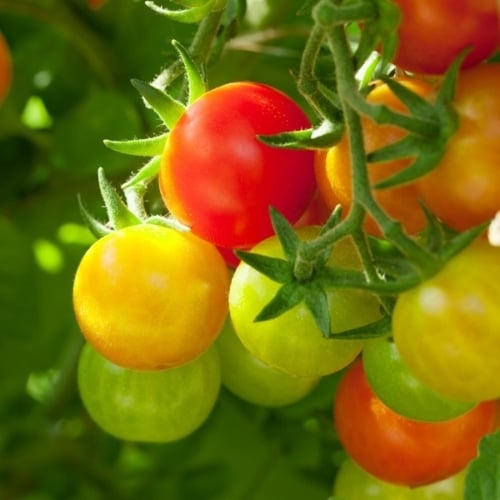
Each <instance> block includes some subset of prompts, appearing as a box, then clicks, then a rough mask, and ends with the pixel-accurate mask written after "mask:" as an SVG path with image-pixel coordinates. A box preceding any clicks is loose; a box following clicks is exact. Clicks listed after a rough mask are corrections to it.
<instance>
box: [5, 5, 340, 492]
mask: <svg viewBox="0 0 500 500" xmlns="http://www.w3.org/2000/svg"><path fill="white" fill-rule="evenodd" d="M167 4H168V2H163V5H167ZM302 4H304V2H303V1H297V0H253V1H251V0H248V1H247V2H244V1H234V2H233V1H232V2H230V6H231V8H230V9H229V11H230V13H231V16H228V18H227V19H226V20H225V23H226V24H225V26H224V27H225V29H226V30H227V33H228V34H231V33H232V31H231V30H234V29H235V28H236V29H237V36H236V37H234V38H232V39H231V41H230V42H229V43H228V44H227V45H226V47H225V48H224V49H223V50H222V52H221V53H220V55H219V57H218V58H217V60H215V61H214V62H213V63H212V64H211V65H210V67H209V69H208V81H209V84H210V86H211V87H214V86H217V85H219V84H221V83H224V82H228V81H234V80H255V81H261V82H265V83H270V84H272V85H275V86H277V87H278V88H280V89H282V90H284V91H285V92H287V93H288V94H290V95H291V96H293V97H295V98H296V99H297V100H299V101H300V100H301V98H300V96H299V95H297V92H296V89H295V85H294V80H293V77H292V73H293V72H294V71H296V70H297V68H298V65H299V61H300V55H301V51H302V46H303V43H304V41H305V37H306V35H307V32H308V28H309V23H310V20H309V17H308V15H304V16H298V15H297V11H298V10H299V7H301V6H302ZM173 5H175V4H173ZM194 31H195V27H194V26H193V25H184V24H179V23H174V22H172V21H168V20H166V19H165V18H163V17H162V16H160V15H158V14H156V13H154V12H153V11H151V10H150V9H148V8H147V7H146V6H145V5H144V2H143V1H142V0H141V1H135V0H107V1H100V2H98V1H95V0H94V1H91V0H89V1H87V0H0V32H1V33H3V36H4V38H5V40H6V42H7V45H8V47H9V49H10V53H11V63H12V80H11V82H10V88H9V91H8V94H7V97H6V98H5V100H4V101H3V103H1V104H0V173H1V181H0V498H1V499H2V500H13V499H16V500H17V499H22V500H59V499H61V500H66V499H71V500H73V499H82V500H87V499H101V498H102V499H109V498H116V499H122V498H123V499H135V498H140V497H142V498H151V499H168V500H194V499H198V498H200V499H201V498H202V499H204V500H210V499H217V500H271V499H272V500H274V499H290V500H294V499H297V500H300V499H307V500H326V498H328V496H329V495H330V494H331V486H332V482H333V478H334V475H335V471H336V467H337V466H338V464H339V463H340V461H341V459H342V457H343V455H342V451H341V449H340V447H339V445H338V442H337V440H336V438H335V435H334V432H333V429H332V422H331V404H332V394H333V390H334V387H335V384H336V383H337V378H336V377H335V376H332V377H327V378H325V379H324V380H323V381H322V383H320V385H319V386H318V387H317V389H316V390H315V391H314V392H313V393H312V394H311V395H310V396H308V397H307V398H306V399H305V400H304V401H302V402H300V403H297V404H295V405H292V406H289V407H286V408H282V409H279V410H277V409H274V410H272V409H267V408H259V407H255V406H252V405H250V404H247V403H244V402H243V401H241V400H239V399H237V398H236V397H234V396H232V395H231V394H230V393H228V392H227V391H224V390H223V391H222V393H221V395H220V398H219V401H218V403H217V405H216V407H215V409H214V412H213V413H212V415H211V416H210V417H209V419H208V421H207V422H206V423H205V424H204V425H203V427H202V428H201V429H199V430H198V431H197V432H195V433H194V434H193V435H191V436H189V437H188V438H186V439H184V440H182V441H179V442H176V443H172V444H165V445H150V444H149V445H144V444H137V443H129V442H122V441H119V440H117V439H115V438H113V437H111V436H109V435H107V434H105V433H104V432H102V431H101V430H100V429H99V428H97V427H96V425H95V424H94V423H93V422H92V421H91V420H90V419H89V417H88V416H87V414H86V412H85V409H84V408H83V406H82V403H81V401H80V399H79V395H78V390H77V386H76V382H75V368H76V364H77V360H78V355H79V351H80V349H81V346H82V337H81V334H80V333H79V331H78V329H77V326H76V324H75V320H74V318H73V311H72V306H71V288H72V280H73V276H74V273H75V270H76V266H77V264H78V262H79V260H80V258H81V256H82V255H83V253H84V252H85V250H86V249H87V248H88V246H89V245H90V244H91V243H92V242H93V241H94V238H93V237H92V235H91V234H90V233H89V231H88V230H87V229H86V228H85V226H84V225H83V223H82V218H81V216H80V212H79V206H78V201H77V197H78V195H80V196H81V197H82V199H83V201H84V203H85V205H86V207H87V208H88V209H89V210H90V211H91V212H92V213H93V214H94V215H95V216H96V217H97V218H99V217H101V218H102V217H104V211H103V207H102V201H101V200H100V197H99V192H98V186H97V175H96V172H97V168H98V167H101V166H102V167H103V168H104V170H105V172H106V174H107V176H108V178H109V179H110V180H111V181H112V182H113V183H116V184H117V185H119V183H120V182H122V181H123V180H124V179H125V178H126V177H128V176H129V174H130V172H131V171H132V170H134V169H135V168H137V167H138V166H139V165H140V162H138V160H136V159H134V158H131V157H127V156H123V155H120V154H118V153H114V152H112V151H110V150H108V149H106V148H105V147H104V145H103V143H102V141H103V139H129V138H133V137H145V136H147V135H151V134H153V133H155V132H158V129H159V126H160V124H159V121H158V119H157V117H156V116H155V115H154V114H153V113H152V112H150V111H149V110H148V109H146V108H145V107H144V105H143V103H142V101H141V99H140V97H139V96H138V94H137V92H136V91H135V90H134V88H133V87H132V86H131V84H130V79H131V78H138V79H141V80H146V81H151V80H153V79H154V77H155V76H156V75H157V74H158V73H159V72H160V70H161V69H162V68H164V67H166V66H168V65H169V64H170V63H172V61H173V60H174V58H175V55H174V53H173V49H172V46H171V43H170V41H171V39H173V38H175V39H177V40H179V41H181V42H182V43H185V44H186V45H189V42H190V40H191V38H192V36H193V33H194ZM148 202H149V203H150V205H151V207H155V206H158V210H161V207H160V206H159V205H158V203H159V202H158V197H157V194H156V193H154V192H152V193H151V194H150V197H149V200H148Z"/></svg>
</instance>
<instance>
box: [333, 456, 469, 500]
mask: <svg viewBox="0 0 500 500" xmlns="http://www.w3.org/2000/svg"><path fill="white" fill-rule="evenodd" d="M465 475H466V470H463V471H461V472H459V473H458V474H455V475H453V476H451V477H449V478H447V479H443V480H441V481H438V482H436V483H432V484H428V485H426V486H419V487H417V488H410V487H408V486H401V485H397V484H392V483H388V482H386V481H382V480H380V479H377V478H376V477H373V476H372V475H370V474H368V472H366V471H365V470H364V469H362V468H361V467H360V466H359V465H358V464H356V462H354V460H352V459H351V458H347V459H346V460H344V462H343V463H342V465H341V466H340V469H339V470H338V472H337V476H336V478H335V483H334V486H333V494H334V497H333V498H334V500H377V499H380V500H458V499H461V498H463V493H464V485H465Z"/></svg>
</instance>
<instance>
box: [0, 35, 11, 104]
mask: <svg viewBox="0 0 500 500" xmlns="http://www.w3.org/2000/svg"><path fill="white" fill-rule="evenodd" d="M11 80H12V61H11V55H10V48H9V46H8V45H7V41H6V40H5V37H4V36H3V35H2V33H0V103H1V102H2V101H3V100H4V99H5V96H6V95H7V93H8V91H9V87H10V83H11Z"/></svg>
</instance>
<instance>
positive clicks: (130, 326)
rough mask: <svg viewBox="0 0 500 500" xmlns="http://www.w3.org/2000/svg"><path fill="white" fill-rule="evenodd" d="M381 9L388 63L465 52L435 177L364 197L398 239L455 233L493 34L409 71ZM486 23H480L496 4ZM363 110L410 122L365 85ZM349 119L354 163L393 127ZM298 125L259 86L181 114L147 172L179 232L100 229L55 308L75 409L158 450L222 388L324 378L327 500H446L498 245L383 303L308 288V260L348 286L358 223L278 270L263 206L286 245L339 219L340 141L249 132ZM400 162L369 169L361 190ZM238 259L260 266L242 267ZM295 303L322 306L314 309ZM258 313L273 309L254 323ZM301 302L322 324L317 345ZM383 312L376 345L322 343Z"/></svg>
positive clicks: (481, 245)
mask: <svg viewBox="0 0 500 500" xmlns="http://www.w3.org/2000/svg"><path fill="white" fill-rule="evenodd" d="M397 3H400V4H401V9H402V14H403V22H402V24H401V26H400V31H401V37H400V46H399V49H398V52H397V55H396V59H395V62H396V64H399V61H401V68H402V69H405V70H406V69H408V70H411V71H417V72H419V73H428V74H435V73H436V72H437V73H440V72H442V67H443V66H444V67H447V66H448V65H449V64H450V63H451V61H452V59H453V58H454V57H455V56H456V55H457V51H458V52H459V51H460V49H461V48H462V46H463V45H464V44H465V45H467V44H470V43H472V44H474V46H476V45H477V51H473V52H472V53H471V56H470V57H469V58H467V59H466V64H465V65H464V67H463V68H462V69H461V70H460V73H459V76H458V80H457V87H456V93H455V96H454V100H453V107H454V109H455V111H456V115H457V123H458V126H457V129H456V131H455V132H454V133H453V135H452V136H451V138H450V140H449V141H448V143H447V146H446V151H445V154H444V156H443V157H442V158H441V160H440V161H439V162H438V165H437V166H436V167H435V168H434V169H433V170H432V171H431V172H429V173H427V174H425V175H423V176H421V177H419V178H418V179H416V180H414V181H412V182H408V183H406V184H404V185H402V186H401V185H400V186H396V187H391V188H387V189H384V190H378V189H377V188H376V187H375V186H374V187H373V192H374V198H375V199H376V202H377V203H378V204H379V206H380V207H381V209H382V210H383V211H385V212H386V213H387V214H388V216H389V217H390V218H392V219H394V220H395V221H398V222H400V223H401V224H402V225H403V226H404V228H405V231H406V233H408V234H409V235H411V236H412V237H414V238H415V241H418V240H419V238H421V237H422V234H421V233H422V231H424V230H425V229H427V225H428V224H429V216H428V213H426V212H425V211H424V210H423V209H422V203H423V205H425V206H426V207H427V208H428V210H429V211H430V212H432V214H434V217H435V218H436V220H438V221H439V223H440V224H441V226H440V227H441V228H445V229H446V231H448V232H450V233H454V234H459V233H460V232H461V231H465V230H466V229H470V228H473V227H475V226H477V225H478V224H481V223H485V222H487V221H488V220H489V219H491V218H492V217H493V216H494V215H495V213H496V212H497V211H498V210H499V209H500V170H499V168H498V161H499V159H500V149H499V147H500V123H499V121H498V120H499V116H500V108H499V106H500V100H499V97H498V92H497V88H496V87H497V86H496V82H498V81H500V65H499V64H498V63H493V62H490V63H486V62H484V59H485V58H486V57H487V55H489V54H490V53H491V52H492V51H493V49H494V48H496V41H495V44H494V47H492V46H491V43H492V42H491V40H489V38H488V37H486V38H488V39H486V40H485V41H484V44H483V45H484V46H482V48H481V47H479V45H478V44H477V43H476V39H475V38H473V37H472V38H470V37H468V35H467V36H466V37H465V39H464V40H465V41H460V42H457V43H458V45H459V47H458V48H457V46H453V47H451V48H450V50H449V53H447V54H445V55H442V54H439V61H436V63H439V64H438V65H437V66H436V67H434V66H429V67H426V68H423V67H421V66H419V65H418V63H413V62H408V58H409V54H412V53H414V52H415V51H414V50H413V49H412V48H411V47H410V46H407V41H406V38H405V37H406V35H405V33H407V30H408V29H409V28H408V27H407V26H406V24H407V23H406V22H405V21H406V20H407V17H408V16H409V15H410V14H408V12H411V9H410V8H411V6H412V5H413V3H414V2H413V3H412V2H397ZM421 3H424V2H421ZM462 3H465V4H468V2H462ZM410 4H411V5H410ZM484 10H485V11H487V10H488V9H487V8H486V7H485V9H484ZM495 16H496V17H495V22H496V23H497V24H498V17H497V14H496V7H495ZM490 21H491V19H490V17H489V14H488V13H487V12H486V14H485V22H488V23H489V22H490ZM495 26H497V25H495ZM495 40H496V39H495ZM421 45H422V52H424V51H425V50H427V49H425V45H424V42H421ZM443 50H444V49H443ZM422 57H424V58H425V60H427V59H428V57H427V56H425V53H424V56H422ZM397 80H398V82H399V83H400V84H401V85H402V87H404V88H406V89H408V90H409V91H411V92H413V93H414V94H416V95H418V96H420V97H421V98H422V100H429V101H432V99H433V98H435V96H436V95H437V94H438V92H439V89H440V84H441V79H440V78H437V79H434V78H433V79H427V78H423V77H421V76H416V75H410V74H405V75H404V76H398V77H397ZM367 102H368V103H370V104H373V105H385V106H387V108H389V109H391V110H394V111H398V112H400V113H403V114H404V113H407V112H409V110H408V109H407V107H406V106H405V105H404V103H403V102H402V101H401V100H400V99H399V98H398V97H397V96H396V95H395V93H394V92H393V91H392V90H391V86H390V85H388V84H387V83H384V82H382V81H381V82H376V83H375V84H374V85H373V89H372V90H371V92H370V93H369V95H368V97H367ZM361 126H362V131H363V134H364V141H365V145H366V151H367V153H371V152H372V151H375V150H378V149H380V148H382V147H384V146H386V145H388V144H391V143H394V142H396V141H398V140H400V139H401V138H402V137H404V134H405V132H404V131H403V129H402V128H399V127H396V126H395V125H394V124H379V123H376V122H374V121H373V120H372V119H371V118H369V117H368V116H363V117H362V120H361ZM310 127H311V123H310V121H309V118H308V117H307V115H306V114H305V112H304V111H303V110H302V109H301V108H300V106H299V105H298V104H297V103H295V102H294V101H293V100H292V99H290V98H289V97H288V96H286V95H285V94H283V93H282V92H280V91H279V90H277V89H274V88H272V87H270V86H267V85H263V84H257V83H251V82H236V83H231V84H226V85H223V86H221V87H218V88H215V89H212V90H210V91H208V92H206V93H204V94H203V95H201V96H200V97H198V98H197V99H195V100H194V101H193V102H192V103H190V104H189V105H188V106H187V108H186V109H185V111H184V112H183V113H182V115H181V116H180V118H179V119H178V120H177V121H176V122H175V124H174V126H173V127H172V129H171V130H170V132H169V134H168V138H167V139H166V142H165V145H164V149H163V151H162V153H161V167H160V171H159V187H160V192H161V196H162V199H163V202H164V205H165V207H166V210H167V212H168V213H169V215H170V218H171V219H174V220H176V221H177V222H179V223H180V225H179V227H175V228H174V227H165V226H162V225H155V224H148V223H138V224H136V225H131V226H128V227H125V228H122V229H118V230H115V231H113V232H111V233H110V234H108V235H107V236H104V237H103V238H101V239H99V240H98V241H97V242H96V243H95V244H94V245H93V246H92V247H91V248H90V249H89V250H88V252H87V253H86V254H85V256H84V257H83V259H82V261H81V263H80V266H79V268H78V270H77V273H76V277H75V281H74V291H73V298H74V309H75V315H76V318H77V321H78V324H79V326H80V328H81V331H82V333H83V335H84V337H85V339H86V340H87V342H88V343H87V345H86V346H85V348H84V351H83V353H82V356H81V359H80V366H79V384H80V392H81V396H82V399H83V402H84V404H85V406H86V407H87V409H88V412H89V414H90V415H91V416H92V417H93V418H94V420H95V421H96V422H97V423H98V424H99V425H100V426H101V427H102V428H103V429H105V430H106V431H108V432H110V433H111V434H114V435H115V436H118V437H120V438H122V439H129V440H139V441H162V442H165V441H171V440H175V439H180V438H182V437H184V436H186V435H187V434H188V433H190V432H193V431H194V430H195V429H197V428H198V427H199V426H200V425H202V423H203V422H204V421H205V419H206V418H207V417H208V415H209V414H210V412H211V409H212V408H213V406H214V405H215V403H216V401H217V397H218V394H219V388H220V386H221V384H222V385H223V386H224V387H225V388H227V389H228V390H229V391H231V392H233V393H234V394H235V395H237V396H238V397H240V398H242V399H244V400H246V401H248V402H251V403H253V404H256V405H263V406H269V407H272V406H282V405H287V404H291V403H293V402H296V401H298V400H300V399H302V398H304V397H306V396H307V395H308V394H309V393H310V392H311V391H312V389H313V388H314V387H315V386H316V384H317V383H318V381H319V380H320V379H321V377H324V376H327V375H329V374H332V373H335V372H341V371H343V376H342V379H341V381H340V385H339V387H338V389H337V391H336V393H335V395H333V424H334V426H335V430H336V432H337V434H338V437H339V439H340V442H341V443H342V445H343V447H344V449H345V451H346V452H347V454H348V455H349V457H350V460H352V461H349V462H346V463H347V465H345V466H344V468H343V469H341V471H340V473H339V476H338V480H337V483H336V486H335V494H337V495H339V496H342V498H357V499H360V498H364V496H363V495H365V496H366V498H368V493H364V492H365V491H368V489H370V490H371V491H380V492H381V493H380V495H379V497H380V498H389V496H383V495H389V494H390V495H393V496H394V497H396V495H399V494H401V496H400V497H399V496H398V498H432V496H430V495H432V491H433V490H432V488H433V486H426V485H431V484H433V483H437V482H438V481H444V482H445V483H446V484H447V485H448V486H445V487H444V488H448V489H449V491H450V492H451V493H450V495H451V496H450V497H449V498H456V496H453V495H457V494H458V493H457V492H458V491H459V490H460V491H461V488H463V474H464V472H463V471H464V470H465V468H466V467H467V465H468V464H469V462H470V461H471V460H472V459H473V458H474V457H475V456H476V454H477V449H478V443H479V441H480V440H481V438H482V437H483V436H485V435H486V434H488V433H490V432H492V431H493V430H494V429H495V427H496V425H497V424H496V421H497V415H496V412H497V404H496V400H498V399H500V382H499V380H500V379H499V378H498V376H497V374H498V373H499V371H500V350H499V346H500V314H499V311H498V297H499V296H500V285H499V282H498V276H499V275H500V249H499V248H498V247H494V246H492V245H491V244H490V243H489V242H488V240H487V239H486V237H484V236H479V237H478V238H477V240H476V241H474V242H473V243H472V244H470V245H469V246H467V247H466V248H465V250H463V251H461V252H459V253H458V254H457V255H455V256H453V257H452V258H450V259H449V260H448V261H447V262H445V263H444V264H443V266H442V268H441V269H440V270H439V271H437V272H435V273H434V274H433V275H432V276H430V277H425V278H423V279H422V280H421V281H420V283H418V284H416V285H415V286H412V287H411V288H409V289H407V290H405V291H403V292H401V293H399V292H398V294H396V295H395V296H393V297H391V299H393V302H392V303H390V301H387V300H384V298H386V297H380V296H378V295H377V294H376V293H374V292H373V291H370V290H368V289H367V287H361V286H360V287H356V286H338V287H337V286H333V287H331V288H328V289H326V290H318V286H317V285H318V282H319V281H318V280H319V279H320V278H319V277H318V276H320V275H321V272H323V269H325V268H331V269H341V270H347V271H349V272H351V273H352V274H346V275H340V274H339V276H359V275H363V271H364V268H363V259H362V258H361V257H362V256H361V255H360V252H359V244H358V243H359V239H360V232H359V231H358V232H356V234H347V235H343V236H342V237H341V238H339V239H337V240H336V241H335V242H334V243H333V244H332V245H331V247H330V248H328V249H327V250H328V252H327V253H323V254H322V257H321V258H318V259H317V260H316V261H315V265H316V266H317V267H316V268H314V269H313V270H312V272H311V276H310V277H309V278H308V279H303V278H301V279H299V278H297V276H296V275H295V274H294V268H293V267H290V266H289V265H288V264H289V261H290V258H291V255H293V256H295V257H296V255H295V253H294V252H295V250H296V248H295V246H294V245H295V243H296V242H295V240H293V239H292V240H290V239H288V240H287V238H286V237H284V236H283V234H280V231H277V233H278V234H274V231H275V229H276V225H277V222H276V221H277V219H273V218H272V216H271V215H270V214H271V212H273V210H274V211H276V212H278V213H279V214H281V217H282V218H281V219H279V220H281V221H282V222H281V223H282V224H288V226H287V227H289V228H292V227H293V228H294V231H295V235H296V238H297V241H300V242H308V241H313V240H315V238H318V236H319V235H320V234H323V233H322V230H323V229H322V224H326V223H327V219H328V224H330V223H331V220H332V218H331V217H330V215H331V212H333V215H335V211H334V209H335V207H337V206H338V205H340V206H341V207H342V209H343V211H342V215H341V216H340V217H345V216H347V215H348V214H349V213H350V210H351V208H352V207H353V206H354V205H355V203H356V201H357V200H356V199H355V198H354V194H353V191H354V189H353V185H352V184H353V174H352V165H351V163H350V162H351V151H350V149H349V148H350V143H349V138H348V137H346V136H344V137H342V138H341V139H340V141H339V142H337V143H336V144H335V145H334V146H332V147H330V148H329V149H327V150H314V149H313V148H310V147H309V148H306V147H304V148H297V147H295V148H278V147H274V146H271V145H269V144H267V143H265V141H263V140H261V137H260V136H271V135H276V134H280V133H284V132H290V131H305V130H307V129H309V128H310ZM411 161H412V159H411V158H403V159H401V158H398V159H397V160H390V161H385V162H378V163H368V165H367V166H368V174H369V175H368V176H369V178H370V182H371V183H373V184H375V183H376V182H378V181H380V180H384V179H385V178H387V177H388V176H391V175H393V174H394V173H397V172H401V171H402V170H404V169H405V168H406V167H407V166H408V165H409V164H410V163H411ZM276 212H273V213H276ZM340 217H339V219H340ZM283 221H286V222H283ZM337 222H338V221H337ZM273 224H274V226H275V227H273ZM180 226H182V227H180ZM363 229H364V231H365V232H363V231H361V233H362V235H363V237H367V238H366V239H370V238H372V237H373V240H376V241H379V242H380V241H382V242H383V238H384V230H383V228H381V227H379V225H378V224H377V222H376V221H375V220H374V219H372V218H370V217H366V218H365V220H364V226H363ZM356 239H357V240H358V242H357V241H356ZM285 240H287V241H285ZM240 250H246V251H243V252H239V251H240ZM252 256H253V257H252ZM239 257H241V259H242V261H240V260H239ZM252 259H260V260H252ZM292 260H293V259H292ZM256 262H260V266H261V268H265V267H266V265H267V264H269V266H270V267H272V268H273V272H270V273H268V274H266V273H263V272H260V271H259V270H258V269H257V268H258V267H259V265H254V264H255V263H256ZM266 263H267V264H266ZM261 270H262V269H261ZM273 273H274V274H273ZM315 273H316V274H315ZM356 273H357V274H356ZM273 276H274V277H273ZM275 276H279V279H275ZM283 283H285V285H283ZM287 286H288V288H287ZM322 292H324V294H322ZM310 297H321V300H322V302H321V304H320V303H319V302H318V303H315V304H312V303H311V299H310ZM283 303H286V304H288V306H287V307H285V308H283V307H281V306H282V305H283ZM276 304H278V305H279V304H281V306H280V307H281V309H279V307H278V305H276ZM270 305H275V306H276V307H277V308H278V309H279V310H278V311H277V312H274V313H273V312H272V311H271V312H269V308H270ZM317 308H322V309H323V312H326V315H327V317H328V318H329V321H330V324H329V325H328V330H329V332H328V333H329V335H325V332H324V325H322V324H319V323H320V322H318V315H315V313H314V311H317ZM388 309H390V313H391V318H390V319H391V321H390V328H389V330H390V331H384V332H383V333H382V334H380V335H378V338H374V339H369V340H366V339H365V338H347V339H346V338H343V337H342V338H340V336H339V337H337V339H336V338H335V336H336V335H339V334H341V333H345V332H353V331H356V330H359V329H360V328H368V329H369V328H370V325H380V324H383V323H381V320H383V319H384V316H385V317H387V314H388ZM263 311H267V317H266V318H264V319H262V318H259V315H260V314H262V312H263ZM373 328H374V329H375V326H373ZM365 333H366V331H365ZM373 333H374V335H373V336H375V333H376V332H375V331H374V332H373ZM104 387H106V390H104V389H103V388H104ZM110 393H111V394H112V396H111V397H110V396H109V394H110ZM187 415H189V418H186V416H187ZM360 467H361V468H360ZM345 477H348V478H349V479H345ZM355 477H356V478H359V481H358V479H356V480H354V479H353V478H355ZM353 482H355V483H356V486H355V488H354V489H353V490H352V491H348V490H349V488H348V487H346V484H347V483H349V484H351V486H352V484H353ZM365 483H367V484H368V486H364V484H365ZM443 484H444V483H443ZM408 486H411V487H419V488H417V489H414V490H413V489H412V490H409V489H408V488H407V487H408ZM356 488H357V489H356ZM410 491H411V493H409V492H410ZM419 492H422V493H421V494H420V493H419ZM428 492H430V493H428ZM405 495H406V496H405ZM419 495H421V496H419ZM370 498H372V496H370ZM373 498H376V497H375V496H373ZM390 498H392V497H390Z"/></svg>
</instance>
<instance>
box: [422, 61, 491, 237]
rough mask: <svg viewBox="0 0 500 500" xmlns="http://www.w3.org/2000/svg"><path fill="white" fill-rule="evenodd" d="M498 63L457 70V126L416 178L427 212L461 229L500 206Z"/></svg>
mask: <svg viewBox="0 0 500 500" xmlns="http://www.w3.org/2000/svg"><path fill="white" fill-rule="evenodd" d="M499 81H500V64H493V63H492V64H484V65H481V66H477V67H475V68H472V69H469V70H467V71H463V72H461V73H460V75H459V77H458V81H457V88H456V93H455V98H454V101H453V105H454V107H455V109H456V110H457V113H458V117H459V126H458V130H457V131H456V132H455V134H454V135H453V136H452V137H451V138H450V139H449V142H448V144H447V149H446V153H445V156H444V157H443V158H442V160H441V161H440V162H439V164H438V165H437V167H436V168H435V169H433V170H432V171H431V172H430V173H428V174H427V175H425V176H424V177H422V178H421V179H419V181H418V182H417V187H418V191H419V193H420V196H421V198H422V200H423V201H424V203H425V204H426V205H427V206H428V207H429V208H430V210H431V211H432V212H433V213H435V214H436V215H437V216H438V217H440V218H441V219H442V220H443V221H444V222H445V223H446V224H448V225H449V226H451V227H452V228H454V229H456V230H459V231H462V230H465V229H469V228H471V227H473V226H475V225H477V224H480V223H483V222H486V221H487V220H489V219H490V218H493V216H494V215H495V213H496V212H497V211H498V210H499V208H500V168H499V158H500V96H499V94H498V82H499Z"/></svg>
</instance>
